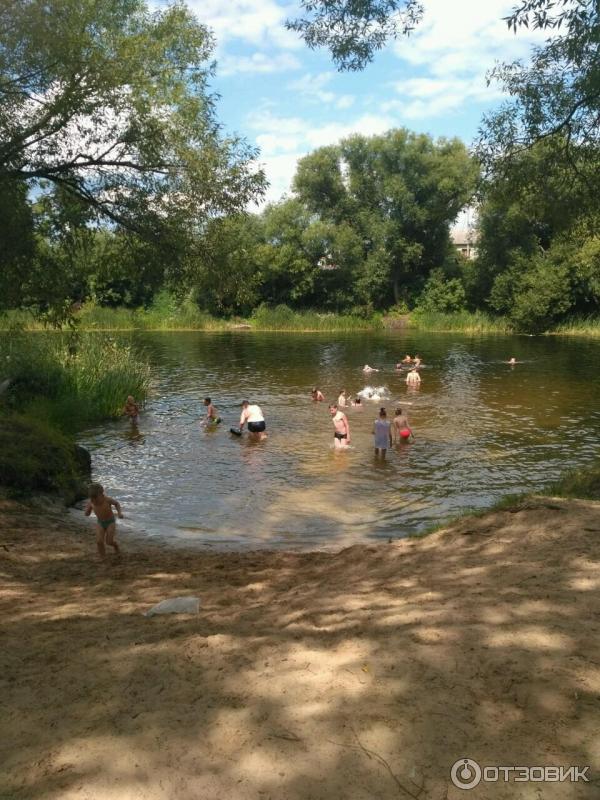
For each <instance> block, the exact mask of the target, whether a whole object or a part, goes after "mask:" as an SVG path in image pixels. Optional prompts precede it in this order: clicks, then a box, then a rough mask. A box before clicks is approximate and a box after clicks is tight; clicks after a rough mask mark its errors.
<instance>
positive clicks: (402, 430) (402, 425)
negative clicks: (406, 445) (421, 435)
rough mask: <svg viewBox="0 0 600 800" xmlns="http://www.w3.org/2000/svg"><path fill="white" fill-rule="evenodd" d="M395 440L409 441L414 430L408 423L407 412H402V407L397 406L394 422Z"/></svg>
mask: <svg viewBox="0 0 600 800" xmlns="http://www.w3.org/2000/svg"><path fill="white" fill-rule="evenodd" d="M392 429H393V432H394V441H395V442H408V440H409V439H410V438H411V436H412V431H411V429H410V426H409V424H408V419H407V417H406V414H403V413H402V409H401V408H397V409H396V411H395V412H394V421H393V423H392Z"/></svg>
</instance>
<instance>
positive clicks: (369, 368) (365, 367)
mask: <svg viewBox="0 0 600 800" xmlns="http://www.w3.org/2000/svg"><path fill="white" fill-rule="evenodd" d="M363 372H379V370H378V369H375V367H370V366H369V365H368V364H365V365H364V367H363Z"/></svg>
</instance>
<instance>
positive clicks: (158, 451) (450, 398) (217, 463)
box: [81, 332, 600, 547]
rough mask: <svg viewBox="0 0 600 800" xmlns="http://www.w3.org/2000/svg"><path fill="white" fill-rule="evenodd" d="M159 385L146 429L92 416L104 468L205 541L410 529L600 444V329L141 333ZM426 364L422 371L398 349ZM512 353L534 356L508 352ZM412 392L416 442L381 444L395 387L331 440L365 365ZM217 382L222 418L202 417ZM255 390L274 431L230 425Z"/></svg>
mask: <svg viewBox="0 0 600 800" xmlns="http://www.w3.org/2000/svg"><path fill="white" fill-rule="evenodd" d="M135 343H136V345H137V346H138V347H140V348H141V349H142V350H144V351H145V354H146V355H147V357H148V358H149V359H150V360H151V362H152V364H153V375H154V379H153V387H152V393H151V396H150V398H149V402H148V405H147V407H146V409H145V410H144V412H143V413H142V414H141V418H140V424H139V427H138V428H132V427H131V425H130V424H129V423H128V422H127V421H126V420H123V421H120V422H116V423H110V424H107V425H103V426H99V427H97V428H92V429H90V430H88V431H85V432H84V434H83V435H82V437H81V441H82V444H84V445H85V446H87V447H89V448H90V449H91V450H92V454H93V464H94V479H95V480H99V481H100V482H102V483H104V484H105V485H106V487H107V489H108V491H110V493H111V494H113V495H114V496H116V497H117V498H118V499H119V500H120V501H121V502H122V503H123V505H124V507H125V511H126V514H127V517H128V520H129V523H130V524H131V525H132V526H133V527H135V528H136V529H137V530H143V531H145V532H146V533H147V534H148V535H151V536H159V537H164V538H168V539H170V540H172V541H173V542H177V541H184V542H185V543H186V544H189V543H190V542H197V543H198V544H199V545H202V546H209V547H227V546H235V547H239V546H251V547H256V546H286V547H322V546H327V545H334V546H341V545H347V544H350V543H354V542H361V541H366V540H368V539H373V538H375V539H377V538H386V539H387V538H389V537H390V536H391V537H398V536H405V535H407V534H409V533H413V532H417V531H419V530H423V529H424V528H427V527H429V526H431V525H432V524H434V523H436V522H439V521H441V520H443V519H445V518H447V517H449V516H451V515H452V514H455V513H457V512H459V511H461V510H464V509H465V508H467V507H476V508H481V507H484V506H486V505H488V504H489V503H490V502H492V501H493V500H494V499H496V498H498V497H500V496H502V495H504V494H506V493H510V492H521V491H524V490H528V489H536V488H539V487H541V486H543V485H544V484H547V483H548V482H549V481H551V480H553V479H555V478H556V477H557V476H558V475H559V474H560V473H561V472H562V471H563V470H564V469H565V468H567V467H569V466H575V465H580V464H585V463H588V462H590V461H591V460H592V459H593V458H594V457H595V456H596V455H597V452H598V445H597V441H598V432H599V430H600V414H599V413H598V410H597V409H598V403H597V397H598V392H599V389H600V377H599V376H600V370H599V369H598V366H599V362H600V343H595V342H573V341H561V340H558V339H551V338H549V339H541V338H540V339H538V338H529V337H514V338H509V337H478V338H466V337H460V336H454V335H444V336H441V335H432V334H408V335H407V334H388V335H384V334H380V335H375V334H371V335H367V334H360V335H356V334H355V335H349V336H339V335H333V334H329V335H323V334H314V335H313V334H311V335H306V334H303V335H294V334H282V335H278V334H254V333H242V332H240V333H227V334H203V333H196V332H192V333H189V332H186V333H160V334H139V335H137V336H136V337H135ZM406 352H413V353H414V352H419V353H420V354H421V355H422V357H423V359H424V362H425V366H424V369H423V370H422V372H421V375H422V383H421V385H420V387H407V386H406V383H405V376H406V373H405V372H400V371H396V370H395V369H394V365H395V363H396V362H397V361H398V360H399V358H400V357H402V356H403V355H404V353H406ZM511 355H514V356H515V357H516V358H517V359H519V361H523V362H525V363H522V364H519V365H517V366H516V367H511V366H510V365H507V364H506V363H503V362H504V361H505V360H506V359H507V358H508V357H510V356H511ZM366 363H368V364H371V365H373V366H376V367H379V368H380V369H381V372H380V373H379V374H378V381H377V382H378V383H381V384H385V385H386V386H387V387H388V389H389V392H390V399H389V400H386V401H385V405H386V406H387V408H388V413H390V414H391V413H392V412H393V409H394V408H396V407H398V406H402V407H405V411H406V412H407V414H408V417H409V420H410V422H411V424H412V426H413V428H414V433H415V440H414V442H412V443H409V444H401V445H397V446H395V447H394V448H393V449H390V450H388V453H387V459H386V461H380V460H376V459H375V458H374V453H373V437H372V433H371V431H372V425H373V420H374V419H375V417H376V415H377V411H378V409H379V406H380V405H381V404H382V403H381V402H379V403H377V402H372V401H369V400H364V401H363V405H364V406H365V407H364V408H363V409H355V408H348V409H346V413H347V415H348V418H349V421H350V426H351V432H352V447H351V448H350V449H349V450H348V451H347V452H343V453H334V452H333V448H332V443H333V425H332V422H331V416H330V414H329V412H328V410H327V403H313V402H311V400H310V390H311V388H312V387H313V386H315V385H317V386H319V387H320V388H321V390H322V391H323V392H324V394H325V397H326V399H327V400H328V401H330V400H331V401H335V399H336V398H337V395H338V392H339V390H340V389H341V388H342V387H345V388H346V389H347V390H348V396H349V397H353V396H354V395H355V393H356V392H357V391H358V390H360V389H361V388H362V387H363V386H364V384H365V380H364V376H363V374H362V366H363V365H364V364H366ZM205 395H210V396H211V397H212V398H213V402H214V403H215V405H216V406H217V408H218V411H219V414H220V415H221V416H222V417H223V424H222V425H221V426H219V428H218V429H217V430H211V431H205V430H203V429H202V428H201V427H200V425H199V420H200V419H201V417H202V415H203V408H202V399H203V398H204V396H205ZM244 398H248V399H250V400H256V401H257V402H258V403H260V405H261V406H262V408H263V411H264V412H265V415H266V418H267V426H268V433H269V438H268V440H267V441H265V442H261V443H256V442H252V441H250V440H249V439H248V438H247V437H246V436H243V437H241V438H240V437H235V436H232V435H231V434H230V433H229V427H230V426H231V425H237V424H238V422H239V403H240V402H241V400H242V399H244Z"/></svg>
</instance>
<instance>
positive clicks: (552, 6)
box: [477, 0, 600, 204]
mask: <svg viewBox="0 0 600 800" xmlns="http://www.w3.org/2000/svg"><path fill="white" fill-rule="evenodd" d="M507 22H508V25H509V26H510V27H511V28H513V29H514V30H515V31H516V30H518V29H519V28H520V27H521V26H526V27H529V26H530V25H531V26H532V27H533V28H540V29H548V30H551V31H552V32H553V33H554V35H553V37H552V38H551V39H549V40H548V41H547V42H546V43H545V44H544V45H543V46H541V47H536V48H534V49H533V53H532V57H531V60H530V62H529V64H524V63H523V62H521V61H515V62H513V63H510V64H501V65H499V66H497V67H496V68H495V69H494V70H493V71H492V72H491V74H490V76H489V80H490V81H491V80H497V81H499V82H500V83H501V84H502V87H503V89H504V91H505V92H506V93H508V94H509V95H510V96H511V97H512V100H511V101H509V102H506V103H504V104H503V105H502V106H501V107H500V108H499V109H498V110H497V111H495V112H492V113H491V114H489V115H488V116H487V117H484V121H483V126H482V129H481V132H480V137H479V142H478V148H477V149H478V153H479V156H480V158H481V160H482V162H483V164H484V166H485V168H486V170H487V172H488V174H491V173H493V172H495V173H498V172H500V171H502V170H505V169H507V168H510V165H511V163H512V162H513V161H514V159H515V157H516V156H517V155H518V154H519V153H521V152H522V151H523V150H525V149H527V148H530V147H531V146H533V145H534V144H535V143H536V142H540V141H545V142H546V143H547V146H548V148H551V149H552V161H553V162H554V163H560V164H562V165H563V166H564V168H565V169H568V171H569V172H570V174H571V175H572V177H573V179H574V180H576V181H577V182H578V183H579V184H581V185H582V186H584V187H587V202H589V203H591V204H594V203H597V202H598V200H597V197H598V194H597V188H596V186H597V180H598V177H599V170H600V158H599V153H600V150H599V147H600V6H599V5H598V2H597V0H560V2H549V0H526V1H525V2H523V3H522V4H521V5H520V6H519V7H518V8H517V9H515V11H514V13H513V14H512V15H511V16H510V17H509V18H508V19H507Z"/></svg>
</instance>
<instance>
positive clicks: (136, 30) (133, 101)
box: [0, 0, 265, 241]
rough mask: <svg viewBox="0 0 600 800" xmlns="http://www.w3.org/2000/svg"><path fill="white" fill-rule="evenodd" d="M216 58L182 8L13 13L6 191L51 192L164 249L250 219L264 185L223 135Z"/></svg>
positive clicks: (1, 121)
mask: <svg viewBox="0 0 600 800" xmlns="http://www.w3.org/2000/svg"><path fill="white" fill-rule="evenodd" d="M212 49H213V41H212V38H211V35H210V34H209V33H208V31H207V29H206V28H205V27H203V26H202V25H199V24H198V23H197V22H196V21H195V19H194V17H193V15H192V13H191V12H190V11H188V10H187V9H186V8H185V6H184V5H183V4H180V3H176V4H174V5H172V6H169V7H168V8H166V9H163V10H160V11H154V12H150V11H149V9H148V8H147V6H146V5H145V3H144V2H142V0H102V2H100V0H28V2H19V3H3V4H2V5H1V6H0V181H1V182H2V185H3V186H8V187H14V186H23V185H26V186H27V187H28V188H31V187H35V188H36V191H40V181H45V182H46V184H48V185H50V186H53V187H55V188H56V187H60V188H61V189H62V190H64V191H66V192H68V193H70V194H71V195H72V196H74V197H77V198H78V199H79V200H81V201H82V202H83V203H85V204H86V205H87V206H89V207H90V208H91V209H92V210H93V211H94V213H95V214H96V215H97V217H98V219H100V220H108V221H110V222H111V223H113V224H118V225H120V226H125V227H127V228H128V229H131V230H134V231H137V232H138V233H140V234H142V235H144V236H146V237H148V238H151V239H153V240H155V241H156V240H159V239H161V238H162V239H169V238H171V239H172V238H174V237H176V235H183V233H182V232H184V231H185V232H189V231H193V230H196V229H198V226H200V225H201V224H202V223H203V221H204V220H206V219H207V218H208V217H210V216H212V215H215V214H224V213H230V212H235V211H238V210H240V209H241V208H243V207H244V206H245V205H246V204H247V203H248V202H249V201H250V200H251V199H253V198H255V197H256V196H257V195H260V193H261V191H262V190H263V188H264V185H265V180H264V176H263V174H262V172H261V171H260V170H257V169H256V167H255V165H254V164H253V158H254V156H255V151H254V150H253V149H252V148H250V147H248V146H247V145H246V144H245V143H244V142H243V141H242V140H240V139H237V138H235V137H233V138H227V137H224V136H223V135H222V134H221V132H220V129H219V125H218V121H217V119H216V115H215V98H214V97H213V96H212V95H211V94H210V92H209V89H208V81H209V79H210V77H211V75H212V70H213V66H212V63H211V62H210V58H211V54H212ZM10 191H12V192H14V191H17V190H15V189H14V188H11V189H10Z"/></svg>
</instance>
